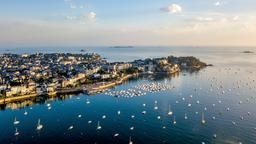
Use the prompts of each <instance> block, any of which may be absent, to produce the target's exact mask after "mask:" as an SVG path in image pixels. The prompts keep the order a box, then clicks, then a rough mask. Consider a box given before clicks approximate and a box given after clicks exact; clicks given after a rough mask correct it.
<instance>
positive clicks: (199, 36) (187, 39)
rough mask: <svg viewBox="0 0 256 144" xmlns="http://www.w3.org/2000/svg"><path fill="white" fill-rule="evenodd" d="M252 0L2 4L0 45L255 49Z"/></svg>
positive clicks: (23, 0) (22, 0) (27, 0)
mask: <svg viewBox="0 0 256 144" xmlns="http://www.w3.org/2000/svg"><path fill="white" fill-rule="evenodd" d="M255 25H256V1H255V0H126V1H121V0H105V1H104V0H1V5H0V31H1V33H0V43H1V46H0V47H20V46H21V47H24V46H28V47H30V46H32V47H33V46H87V45H90V46H99V45H105V46H109V45H179V46H180V45H186V46H187V45H193V46H203V45H209V46H212V45H213V46H226V45H227V46H234V45H235V46H243V45H244V46H255V45H256V39H255V37H256V28H255Z"/></svg>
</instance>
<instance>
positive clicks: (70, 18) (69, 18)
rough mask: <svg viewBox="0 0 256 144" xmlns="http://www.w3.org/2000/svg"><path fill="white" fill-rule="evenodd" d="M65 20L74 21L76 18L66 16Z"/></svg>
mask: <svg viewBox="0 0 256 144" xmlns="http://www.w3.org/2000/svg"><path fill="white" fill-rule="evenodd" d="M66 19H67V20H76V19H77V17H76V16H66Z"/></svg>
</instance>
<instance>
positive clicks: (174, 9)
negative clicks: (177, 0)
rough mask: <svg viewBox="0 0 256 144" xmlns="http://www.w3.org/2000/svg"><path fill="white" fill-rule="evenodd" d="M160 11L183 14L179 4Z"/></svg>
mask: <svg viewBox="0 0 256 144" xmlns="http://www.w3.org/2000/svg"><path fill="white" fill-rule="evenodd" d="M160 10H161V11H163V12H168V13H180V12H182V7H181V6H180V5H178V4H172V5H170V6H168V7H164V8H161V9H160Z"/></svg>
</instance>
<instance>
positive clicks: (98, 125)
mask: <svg viewBox="0 0 256 144" xmlns="http://www.w3.org/2000/svg"><path fill="white" fill-rule="evenodd" d="M100 129H101V126H100V122H99V121H98V124H97V130H100Z"/></svg>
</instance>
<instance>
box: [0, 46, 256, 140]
mask: <svg viewBox="0 0 256 144" xmlns="http://www.w3.org/2000/svg"><path fill="white" fill-rule="evenodd" d="M81 50H83V51H81ZM246 50H249V51H253V52H254V53H244V51H246ZM37 52H41V53H92V52H95V53H98V54H100V55H101V56H102V57H103V58H105V59H106V60H108V61H111V62H115V61H133V60H136V59H145V58H154V57H165V56H169V55H173V56H195V57H197V58H199V59H200V60H201V61H203V62H206V63H208V64H212V65H213V66H210V67H206V68H204V69H202V70H200V71H195V72H188V71H183V72H181V73H180V74H176V75H171V76H162V75H155V76H145V77H141V78H138V79H131V80H129V81H127V82H125V83H124V84H122V85H119V86H116V87H114V88H111V89H110V90H109V91H110V92H111V91H121V90H124V91H127V90H129V89H136V86H141V85H147V84H152V83H155V84H161V85H165V86H168V87H171V88H170V89H165V90H160V91H156V92H146V94H145V95H142V96H134V97H129V98H128V97H114V96H109V95H107V94H105V93H97V94H95V95H90V96H89V95H86V94H73V95H63V96H59V97H55V98H36V99H33V100H28V101H25V102H20V103H12V104H7V105H2V106H1V110H0V143H1V144H35V143H36V144H45V143H49V144H60V143H62V144H128V143H130V144H131V143H134V144H161V143H164V144H255V143H256V48H255V47H171V46H170V47H167V46H166V47H156V46H154V47H150V46H143V47H124V48H121V47H119V48H115V47H74V48H70V47H69V48H67V47H55V48H10V49H3V48H1V49H0V54H3V53H16V54H24V53H28V54H32V53H37ZM155 107H157V109H156V108H155ZM169 110H171V111H172V115H168V114H167V113H168V111H169ZM143 111H146V113H145V114H142V112H143ZM15 119H16V123H17V121H18V124H14V121H15ZM39 119H40V124H41V125H42V126H43V128H42V129H41V130H37V126H38V121H39ZM202 120H204V121H205V123H202ZM174 121H175V122H176V123H174ZM98 125H100V126H101V129H97V126H98ZM17 132H18V134H17ZM15 133H16V135H15Z"/></svg>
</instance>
